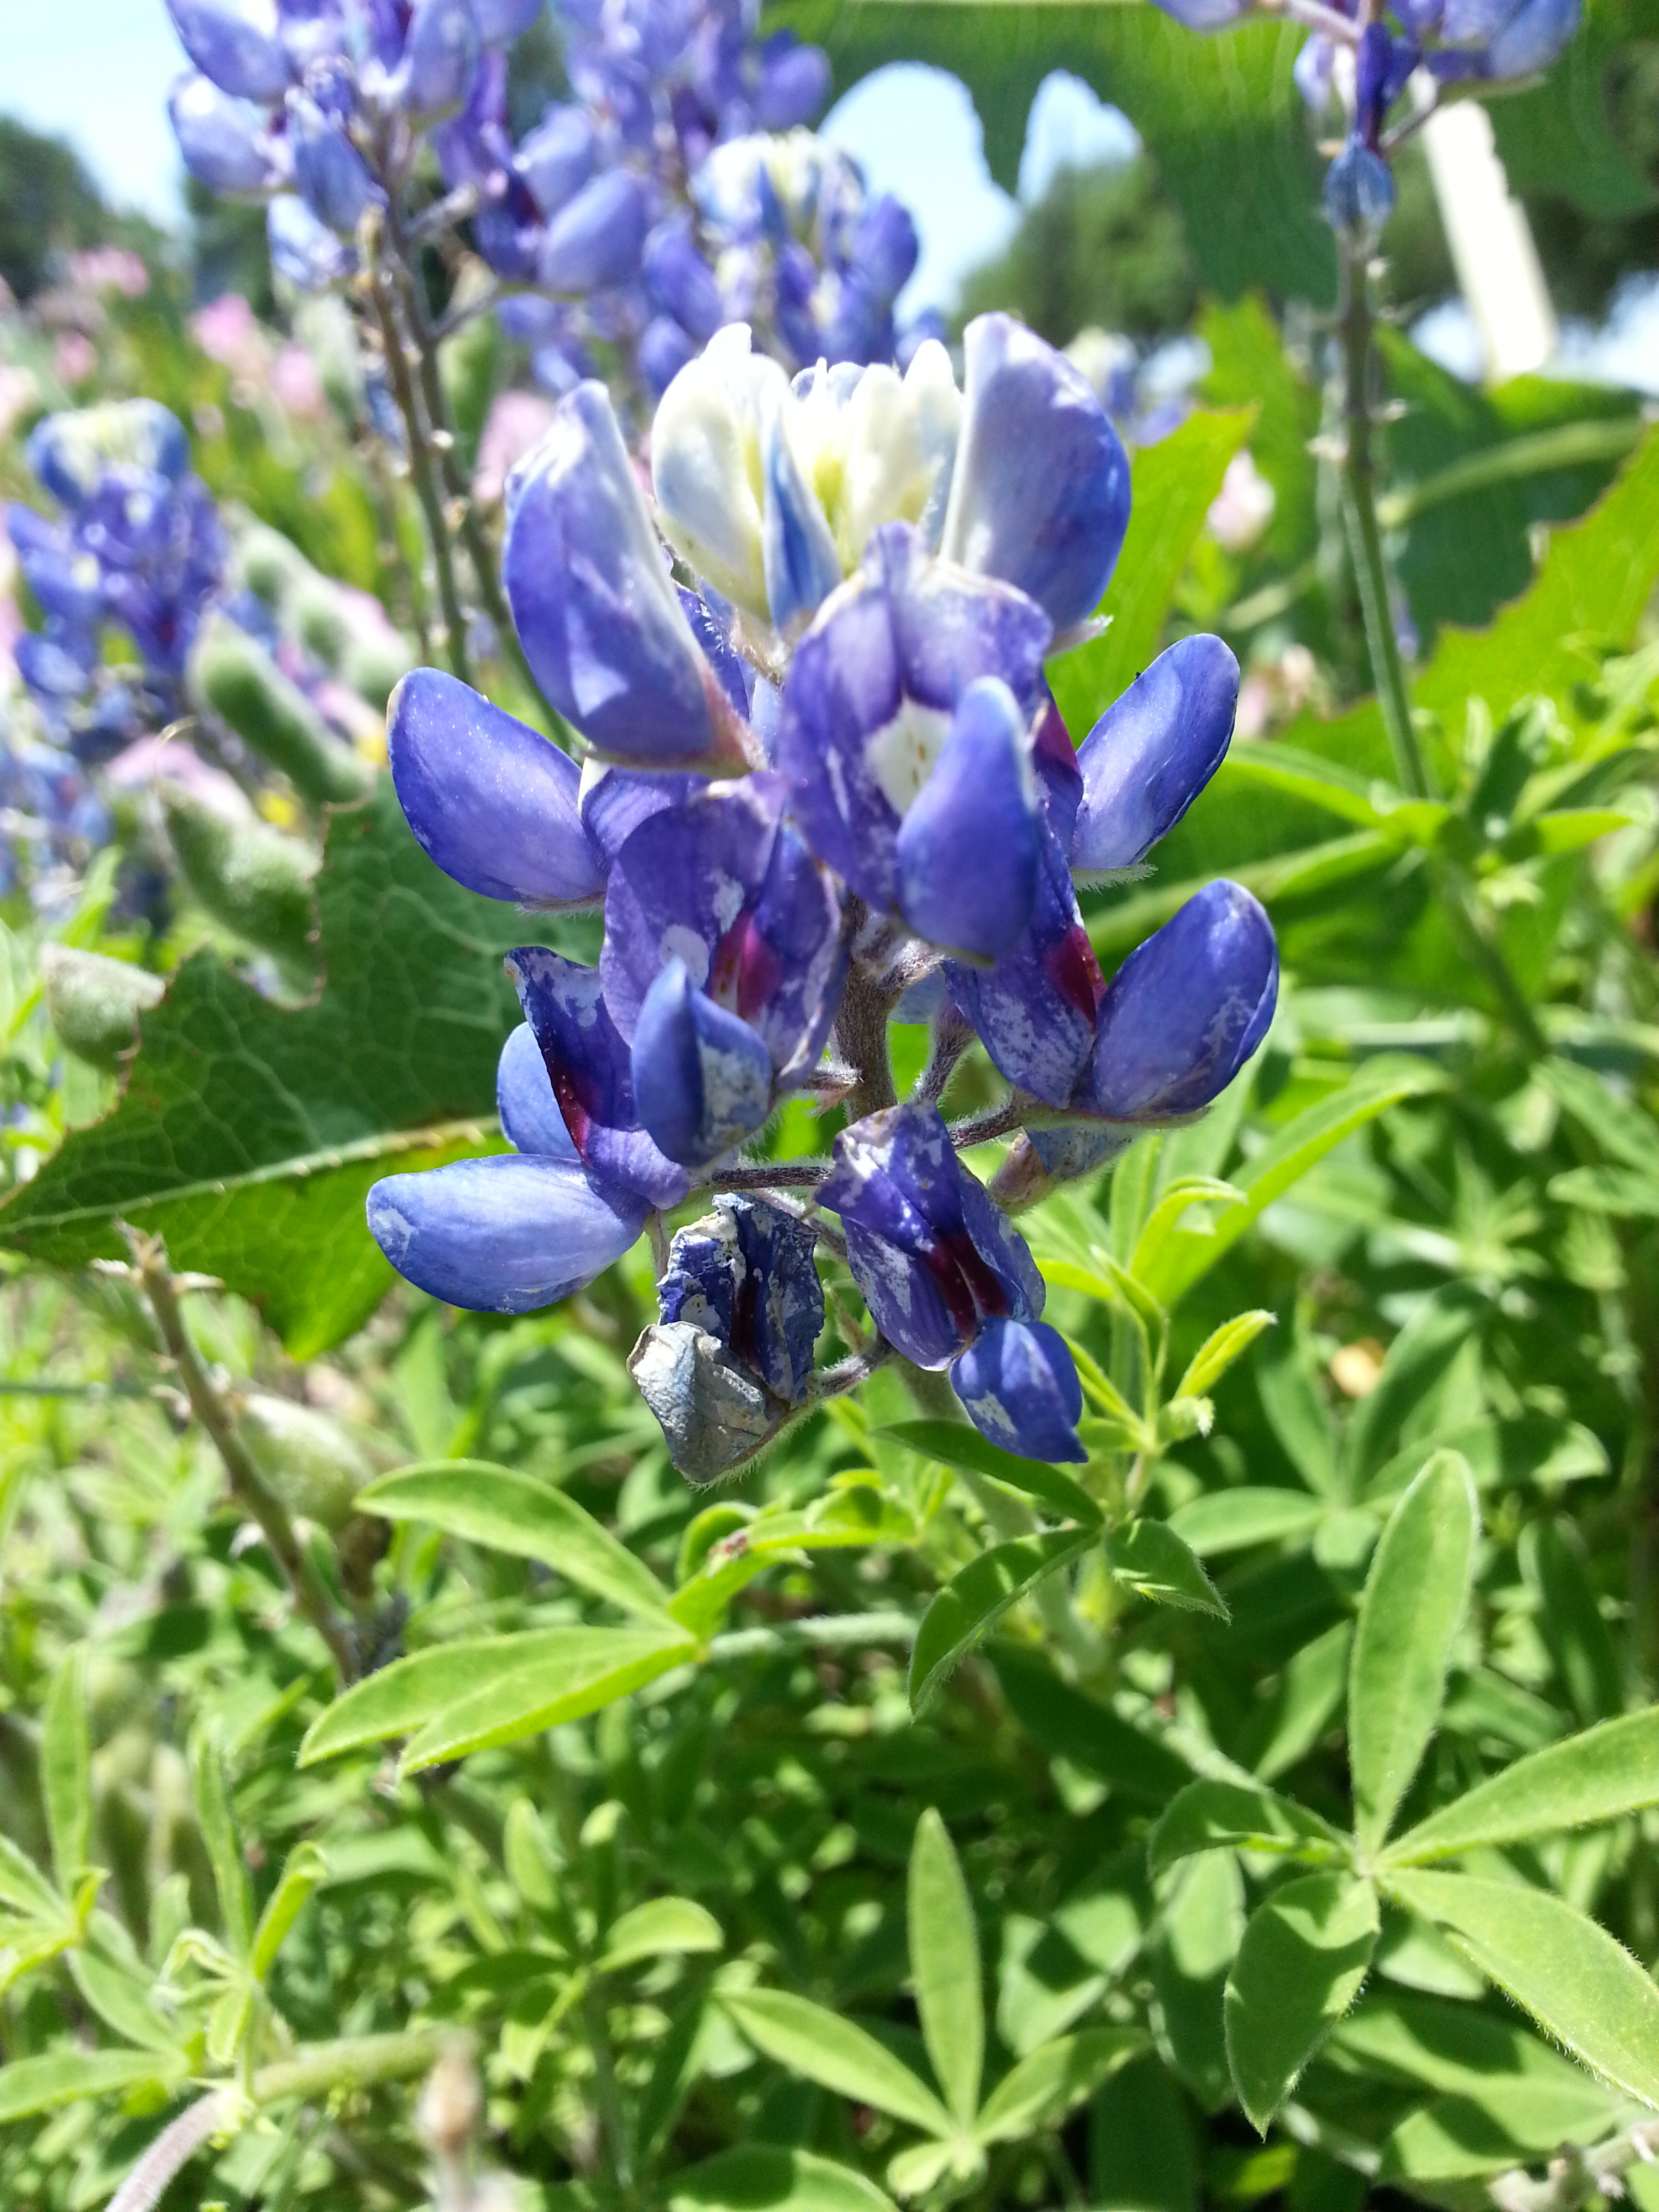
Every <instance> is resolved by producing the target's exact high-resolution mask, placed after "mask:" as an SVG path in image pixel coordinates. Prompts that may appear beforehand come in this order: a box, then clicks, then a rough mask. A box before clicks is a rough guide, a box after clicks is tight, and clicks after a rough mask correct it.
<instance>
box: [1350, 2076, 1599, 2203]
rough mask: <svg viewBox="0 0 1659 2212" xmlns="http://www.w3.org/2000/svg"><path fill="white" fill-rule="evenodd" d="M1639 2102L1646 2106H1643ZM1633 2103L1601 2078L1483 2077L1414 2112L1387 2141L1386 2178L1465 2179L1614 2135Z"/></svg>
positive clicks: (1380, 2171) (1408, 2181)
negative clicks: (1472, 2090) (1475, 2086)
mask: <svg viewBox="0 0 1659 2212" xmlns="http://www.w3.org/2000/svg"><path fill="white" fill-rule="evenodd" d="M1638 2109H1639V2108H1638ZM1627 2116H1632V2108H1631V2106H1629V2105H1628V2103H1627V2102H1626V2100H1624V2099H1623V2098H1621V2097H1620V2096H1617V2095H1616V2094H1614V2093H1613V2092H1612V2091H1610V2090H1607V2089H1604V2088H1603V2087H1601V2084H1600V2083H1599V2082H1596V2081H1590V2080H1589V2078H1588V2077H1587V2076H1586V2075H1582V2074H1581V2075H1578V2076H1577V2078H1576V2079H1573V2080H1570V2081H1504V2080H1498V2081H1486V2082H1482V2083H1481V2084H1480V2088H1479V2090H1478V2091H1477V2092H1476V2093H1473V2094H1471V2093H1468V2092H1467V2091H1466V2092H1465V2093H1462V2095H1458V2096H1450V2097H1437V2098H1435V2099H1434V2100H1433V2101H1432V2103H1431V2104H1427V2105H1425V2106H1420V2107H1419V2109H1418V2110H1417V2111H1416V2112H1408V2113H1407V2115H1406V2117H1405V2118H1404V2119H1403V2120H1401V2122H1400V2123H1399V2124H1398V2125H1397V2126H1396V2127H1395V2128H1394V2129H1393V2130H1392V2131H1391V2132H1390V2133H1389V2136H1387V2137H1386V2139H1385V2140H1384V2142H1383V2160H1382V2164H1381V2165H1380V2166H1378V2168H1377V2179H1378V2180H1379V2181H1381V2182H1392V2183H1394V2184H1395V2185H1400V2184H1403V2185H1405V2186H1406V2188H1407V2190H1408V2191H1409V2190H1410V2188H1411V2185H1412V2184H1413V2182H1416V2183H1419V2184H1420V2183H1425V2182H1428V2183H1432V2182H1446V2181H1465V2180H1470V2179H1474V2177H1475V2176H1477V2175H1480V2174H1488V2173H1498V2172H1503V2171H1504V2170H1505V2169H1506V2168H1510V2167H1513V2166H1530V2165H1533V2164H1534V2163H1540V2162H1541V2161H1543V2160H1547V2159H1549V2158H1552V2157H1553V2156H1554V2154H1556V2153H1557V2152H1559V2150H1560V2148H1561V2147H1562V2146H1563V2144H1565V2143H1579V2144H1583V2145H1586V2146H1587V2145H1589V2144H1590V2143H1592V2142H1595V2141H1597V2140H1598V2139H1599V2138H1601V2137H1602V2136H1609V2135H1612V2134H1613V2132H1614V2131H1615V2130H1617V2128H1618V2126H1619V2124H1620V2121H1621V2120H1623V2119H1626V2117H1627Z"/></svg>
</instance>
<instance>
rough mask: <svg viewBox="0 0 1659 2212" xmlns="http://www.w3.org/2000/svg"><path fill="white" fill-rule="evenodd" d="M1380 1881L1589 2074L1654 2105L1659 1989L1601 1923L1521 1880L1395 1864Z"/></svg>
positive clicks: (1658, 2088) (1658, 2085)
mask: <svg viewBox="0 0 1659 2212" xmlns="http://www.w3.org/2000/svg"><path fill="white" fill-rule="evenodd" d="M1384 1887H1385V1889H1386V1892H1387V1893H1388V1895H1389V1896H1390V1897H1391V1898H1394V1899H1396V1900H1397V1901H1398V1902H1399V1903H1400V1904H1401V1905H1406V1906H1407V1908H1408V1909H1409V1910H1410V1911H1413V1912H1420V1913H1421V1914H1422V1916H1423V1917H1424V1918H1425V1920H1431V1921H1432V1922H1433V1923H1435V1925H1436V1926H1437V1927H1438V1928H1441V1929H1443V1930H1444V1931H1445V1933H1446V1934H1447V1935H1448V1936H1450V1938H1451V1939H1452V1942H1453V1943H1454V1944H1455V1947H1456V1948H1457V1949H1459V1950H1460V1951H1462V1952H1463V1953H1464V1954H1466V1955H1467V1957H1468V1959H1469V1960H1470V1961H1471V1963H1472V1964H1473V1965H1474V1966H1478V1967H1479V1968H1480V1972H1482V1973H1483V1974H1485V1975H1486V1976H1487V1978H1489V1979H1490V1980H1492V1981H1494V1982H1496V1983H1497V1984H1498V1987H1499V1988H1500V1989H1502V1990H1507V1991H1508V1992H1509V1994H1510V1996H1512V1997H1513V1998H1514V1999H1515V2002H1516V2004H1518V2005H1519V2006H1520V2007H1521V2008H1522V2011H1523V2012H1528V2013H1530V2014H1531V2015H1532V2016H1533V2018H1534V2020H1535V2021H1537V2022H1538V2024H1539V2026H1540V2027H1541V2028H1542V2029H1543V2030H1544V2032H1545V2033H1546V2034H1547V2035H1549V2036H1551V2037H1553V2039H1554V2040H1555V2041H1556V2042H1557V2043H1559V2044H1560V2045H1561V2046H1562V2047H1563V2049H1564V2050H1566V2051H1571V2053H1572V2056H1573V2057H1575V2058H1577V2060H1578V2061H1579V2062H1580V2063H1582V2064H1583V2065H1585V2066H1588V2067H1589V2069H1590V2071H1591V2072H1592V2073H1593V2074H1599V2075H1601V2077H1602V2079H1603V2080H1604V2081H1611V2082H1612V2083H1613V2087H1615V2088H1619V2089H1623V2090H1626V2091H1627V2092H1628V2093H1629V2094H1630V2095H1631V2096H1632V2097H1639V2098H1640V2099H1641V2100H1642V2102H1643V2103H1644V2105H1650V2106H1659V1990H1656V1989H1655V1987H1654V1985H1653V1982H1652V1980H1651V1978H1650V1977H1649V1976H1648V1975H1647V1974H1646V1973H1644V1972H1643V1970H1642V1968H1641V1967H1640V1966H1638V1964H1637V1962H1636V1960H1634V1959H1632V1956H1631V1954H1630V1953H1629V1952H1628V1951H1626V1949H1625V1948H1624V1947H1623V1945H1622V1944H1620V1943H1615V1942H1614V1941H1613V1938H1612V1936H1609V1935H1608V1934H1607V1932H1606V1930H1605V1929H1601V1928H1598V1927H1597V1926H1596V1924H1595V1922H1594V1921H1593V1920H1588V1919H1586V1918H1585V1917H1584V1915H1583V1913H1582V1912H1579V1911H1576V1910H1575V1909H1574V1908H1573V1906H1571V1905H1566V1904H1564V1903H1563V1902H1562V1900H1561V1899H1559V1897H1551V1896H1549V1895H1547V1893H1545V1892H1544V1891H1542V1890H1538V1889H1530V1888H1528V1887H1525V1886H1524V1885H1523V1884H1522V1883H1519V1882H1510V1881H1481V1880H1479V1879H1477V1878H1476V1877H1475V1876H1474V1875H1462V1874H1418V1873H1415V1872H1413V1873H1407V1872H1405V1871H1404V1870H1402V1871H1401V1872H1399V1873H1397V1874H1396V1873H1390V1874H1389V1875H1388V1876H1387V1877H1386V1880H1385V1882H1384Z"/></svg>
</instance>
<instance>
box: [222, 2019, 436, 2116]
mask: <svg viewBox="0 0 1659 2212" xmlns="http://www.w3.org/2000/svg"><path fill="white" fill-rule="evenodd" d="M453 2041H454V2033H453V2030H448V2031H445V2032H444V2033H434V2032H433V2031H432V2030H431V2029H429V2028H411V2029H409V2030H407V2031H406V2032H405V2033H403V2034H401V2035H361V2036H347V2037H343V2038H342V2039H340V2041H339V2042H337V2043H313V2044H308V2045H303V2046H302V2047H301V2049H300V2050H298V2051H295V2053H294V2056H293V2057H291V2058H279V2059H278V2060H276V2063H275V2064H273V2065H270V2066H262V2067H261V2068H260V2069H259V2070H258V2073H257V2074H256V2075H254V2077H253V2085H252V2087H253V2101H254V2102H255V2104H257V2105H274V2104H276V2101H277V2100H278V2099H279V2098H283V2097H320V2096H322V2095H324V2094H325V2093H327V2092H328V2091H329V2090H331V2089H366V2088H368V2086H369V2085H370V2083H371V2082H375V2081H404V2080H406V2079H407V2078H408V2077H409V2075H411V2074H424V2073H425V2071H426V2069H428V2066H431V2065H434V2064H435V2063H436V2062H437V2060H438V2059H439V2058H440V2057H442V2055H443V2052H444V2051H445V2049H446V2048H447V2046H448V2045H450V2044H452V2043H453Z"/></svg>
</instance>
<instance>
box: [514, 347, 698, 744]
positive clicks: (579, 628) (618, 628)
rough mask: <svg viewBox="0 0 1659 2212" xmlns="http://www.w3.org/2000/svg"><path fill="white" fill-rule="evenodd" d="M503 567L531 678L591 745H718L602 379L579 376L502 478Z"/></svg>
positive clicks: (692, 647)
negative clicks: (508, 476)
mask: <svg viewBox="0 0 1659 2212" xmlns="http://www.w3.org/2000/svg"><path fill="white" fill-rule="evenodd" d="M508 497H509V507H510V512H511V516H512V520H511V521H510V523H509V524H508V526H507V552H506V557H505V561H504V563H503V575H504V579H505V581H506V585H507V598H508V599H509V600H510V601H511V603H512V607H513V620H514V622H515V623H517V624H518V628H519V635H520V640H521V641H522V642H523V645H524V649H525V653H526V656H527V657H528V659H529V661H530V665H531V667H532V670H533V671H534V673H535V677H536V681H537V682H538V684H540V685H541V688H542V690H543V691H544V693H545V694H546V696H547V697H548V699H549V700H550V702H552V704H553V705H554V706H555V707H556V708H557V709H558V711H559V712H560V714H563V715H565V716H566V717H567V718H568V720H570V721H573V722H574V724H575V725H576V726H577V728H578V729H580V731H581V732H583V733H584V735H586V737H587V738H589V739H590V740H591V741H592V744H595V745H597V746H598V747H599V750H600V751H602V752H605V753H609V754H611V756H612V757H615V758H618V759H621V760H623V762H625V763H627V764H628V765H629V766H631V767H635V768H671V767H677V766H682V765H689V764H690V763H693V762H696V761H700V760H701V761H707V760H709V759H711V758H712V757H714V756H715V755H716V754H718V753H719V751H720V739H721V734H722V732H723V730H724V729H725V727H726V724H727V722H728V721H729V720H730V713H731V710H730V708H729V706H728V705H727V704H726V701H725V699H724V696H723V695H720V693H719V692H718V690H717V687H716V684H715V679H714V677H713V676H712V674H711V673H710V671H709V670H708V665H707V663H706V662H705V661H704V659H703V658H702V654H701V653H699V652H698V651H697V647H696V641H695V640H694V639H693V637H692V635H691V632H690V628H689V627H688V625H687V623H686V619H685V616H684V612H683V611H682V609H681V606H680V602H679V598H678V593H677V592H676V591H675V588H674V583H673V580H672V578H671V576H670V574H669V573H668V568H667V565H666V563H665V561H664V559H663V556H662V552H661V549H660V548H659V545H658V543H657V538H656V533H655V532H653V529H652V527H651V518H650V516H649V515H648V514H647V512H646V507H645V501H644V499H643V498H642V497H641V493H640V488H639V486H638V484H637V483H635V480H634V473H633V469H632V466H631V465H630V464H629V459H628V452H627V448H626V447H624V446H623V441H622V433H621V432H620V431H619V430H618V429H617V418H616V416H615V415H614V414H613V413H612V412H611V401H610V398H609V397H608V395H607V394H606V392H605V387H604V386H603V385H600V384H595V383H591V382H590V383H585V384H580V385H578V386H577V387H576V389H575V390H574V392H571V393H570V395H569V397H568V398H566V399H564V400H562V402H561V403H560V405H559V408H558V411H557V413H556V415H555V416H554V418H553V423H552V427H551V428H550V430H549V431H548V434H547V435H546V437H545V438H544V439H543V441H542V442H541V444H540V445H539V446H538V447H537V448H536V450H535V452H534V453H532V454H531V456H530V457H529V459H528V460H526V463H525V464H524V465H523V468H522V469H521V470H520V471H517V472H516V473H515V475H514V477H513V480H512V481H511V483H510V484H509V489H508Z"/></svg>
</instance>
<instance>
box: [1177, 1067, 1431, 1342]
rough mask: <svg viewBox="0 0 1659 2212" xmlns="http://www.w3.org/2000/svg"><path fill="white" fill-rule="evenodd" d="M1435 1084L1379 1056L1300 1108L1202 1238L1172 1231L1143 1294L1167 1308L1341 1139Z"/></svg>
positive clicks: (1426, 1071)
mask: <svg viewBox="0 0 1659 2212" xmlns="http://www.w3.org/2000/svg"><path fill="white" fill-rule="evenodd" d="M1443 1081H1444V1078H1443V1076H1442V1075H1441V1074H1440V1073H1439V1072H1438V1071H1437V1069H1435V1068H1433V1067H1431V1066H1429V1064H1428V1063H1427V1062H1426V1061H1415V1062H1413V1061H1402V1060H1389V1059H1386V1058H1383V1057H1382V1056H1379V1057H1378V1058H1377V1059H1376V1060H1370V1061H1368V1062H1367V1063H1366V1065H1365V1066H1363V1067H1362V1068H1360V1070H1359V1071H1358V1073H1357V1074H1355V1075H1354V1076H1353V1077H1352V1079H1350V1081H1348V1082H1347V1083H1346V1084H1345V1085H1343V1087H1342V1089H1341V1090H1340V1091H1337V1092H1336V1093H1335V1094H1334V1096H1333V1097H1329V1098H1322V1099H1321V1100H1320V1101H1319V1102H1318V1103H1316V1105H1312V1106H1309V1107H1307V1108H1305V1109H1304V1110H1303V1111H1302V1112H1301V1113H1300V1114H1298V1115H1297V1117H1296V1119H1295V1120H1294V1121H1291V1122H1290V1123H1289V1124H1287V1126H1286V1127H1284V1128H1283V1129H1281V1130H1280V1131H1279V1133H1278V1135H1277V1136H1275V1137H1273V1138H1270V1139H1269V1140H1268V1141H1267V1144H1265V1145H1264V1146H1262V1148H1261V1151H1260V1152H1257V1153H1255V1155H1254V1156H1253V1157H1252V1158H1250V1159H1249V1160H1248V1161H1246V1162H1245V1163H1244V1164H1243V1166H1242V1167H1241V1168H1240V1169H1239V1170H1237V1173H1236V1174H1235V1175H1234V1176H1233V1181H1234V1182H1235V1183H1236V1184H1237V1187H1238V1188H1239V1189H1240V1190H1241V1191H1242V1192H1243V1198H1242V1199H1240V1200H1238V1201H1237V1203H1235V1204H1234V1205H1231V1206H1218V1207H1217V1208H1216V1212H1215V1217H1214V1220H1213V1222H1212V1227H1211V1231H1210V1233H1209V1234H1208V1235H1207V1236H1203V1237H1200V1236H1197V1235H1195V1234H1194V1232H1193V1231H1191V1230H1186V1229H1179V1230H1176V1232H1175V1233H1174V1235H1173V1236H1171V1237H1170V1240H1169V1242H1168V1243H1166V1244H1165V1246H1164V1249H1163V1251H1162V1252H1161V1253H1160V1254H1159V1255H1158V1258H1157V1260H1156V1261H1155V1262H1154V1263H1153V1265H1152V1269H1151V1272H1150V1273H1149V1274H1148V1276H1147V1279H1146V1281H1147V1287H1148V1288H1149V1289H1150V1290H1151V1291H1153V1292H1155V1293H1156V1295H1157V1296H1158V1297H1159V1298H1161V1299H1162V1300H1163V1301H1164V1304H1166V1305H1173V1304H1175V1303H1176V1300H1178V1299H1179V1298H1181V1297H1184V1296H1185V1294H1186V1293H1187V1291H1189V1290H1191V1288H1192V1286H1193V1285H1194V1283H1196V1282H1197V1281H1198V1280H1199V1279H1200V1277H1202V1276H1204V1275H1206V1274H1207V1273H1209V1271H1210V1269H1211V1268H1212V1267H1214V1265H1215V1264H1216V1262H1217V1261H1218V1260H1219V1259H1221V1258H1222V1257H1223V1256H1224V1255H1225V1254H1226V1253H1227V1252H1229V1251H1231V1249H1232V1247H1233V1246H1234V1245H1235V1244H1236V1243H1237V1242H1238V1239H1239V1238H1240V1237H1242V1236H1243V1234H1244V1231H1246V1230H1247V1229H1249V1227H1250V1226H1251V1225H1253V1224H1254V1223H1255V1221H1257V1220H1258V1219H1259V1218H1261V1215H1262V1214H1263V1213H1264V1212H1266V1211H1267V1207H1268V1206H1271V1205H1272V1203H1273V1200H1274V1199H1276V1198H1282V1197H1283V1196H1284V1194H1285V1192H1286V1191H1287V1190H1290V1189H1291V1188H1294V1186H1295V1185H1296V1184H1297V1182H1300V1181H1301V1179H1302V1177H1303V1176H1304V1175H1306V1174H1307V1173H1308V1171H1309V1170H1310V1169H1311V1168H1314V1167H1316V1166H1317V1165H1318V1164H1319V1162H1320V1161H1321V1160H1322V1159H1323V1158H1325V1155H1326V1154H1327V1153H1328V1152H1331V1151H1333V1150H1334V1147H1335V1146H1338V1145H1340V1143H1341V1142H1342V1140H1343V1139H1344V1138H1345V1137H1351V1136H1352V1134H1353V1133H1354V1131H1355V1130H1356V1129H1362V1128H1364V1126H1365V1124H1366V1123H1367V1122H1368V1121H1375V1120H1376V1117H1377V1115H1379V1114H1383V1113H1386V1112H1387V1111H1388V1109H1389V1107H1390V1106H1397V1105H1399V1104H1400V1103H1401V1102H1402V1101H1403V1100H1405V1099H1407V1098H1417V1097H1422V1096H1423V1095H1424V1094H1425V1092H1427V1091H1434V1090H1437V1089H1438V1088H1439V1087H1440V1086H1441V1085H1442V1084H1443Z"/></svg>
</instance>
